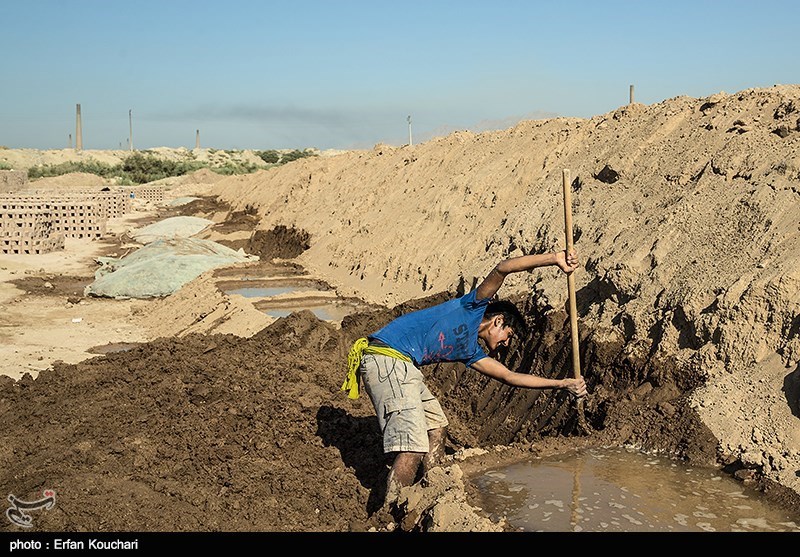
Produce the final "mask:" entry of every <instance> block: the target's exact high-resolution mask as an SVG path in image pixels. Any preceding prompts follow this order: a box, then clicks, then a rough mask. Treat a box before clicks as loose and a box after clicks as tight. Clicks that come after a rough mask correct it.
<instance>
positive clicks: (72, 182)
mask: <svg viewBox="0 0 800 557" xmlns="http://www.w3.org/2000/svg"><path fill="white" fill-rule="evenodd" d="M109 184H110V182H109V181H108V180H106V179H104V178H102V177H100V176H98V175H96V174H89V173H87V172H70V173H69V174H62V175H61V176H52V177H48V178H39V179H38V180H31V181H30V182H28V186H27V188H26V189H29V190H32V189H33V190H79V189H80V190H95V191H100V190H102V189H103V188H105V187H107V186H108V185H109Z"/></svg>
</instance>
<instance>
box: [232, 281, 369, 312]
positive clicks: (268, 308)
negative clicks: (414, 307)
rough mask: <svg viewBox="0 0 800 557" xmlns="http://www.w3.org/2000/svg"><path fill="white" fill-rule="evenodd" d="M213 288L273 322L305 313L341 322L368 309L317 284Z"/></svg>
mask: <svg viewBox="0 0 800 557" xmlns="http://www.w3.org/2000/svg"><path fill="white" fill-rule="evenodd" d="M217 286H218V287H219V288H220V289H221V290H222V291H223V292H224V293H225V294H228V295H239V296H243V297H245V298H248V299H249V300H250V301H251V302H252V304H253V307H255V308H256V309H258V310H259V311H263V312H264V313H266V314H267V315H270V316H272V317H275V318H280V317H286V316H287V315H290V314H292V313H294V312H298V311H302V310H308V311H311V312H312V313H313V314H314V315H316V316H317V318H318V319H320V320H322V321H329V322H341V320H342V319H344V318H345V317H346V316H347V315H349V314H351V313H354V312H355V311H359V310H363V309H367V308H368V305H367V304H364V303H363V302H361V301H359V300H350V299H343V298H340V297H338V296H337V295H336V293H335V292H334V291H333V290H331V289H330V288H328V287H327V286H325V285H324V284H321V283H319V282H318V281H314V280H304V279H301V278H292V279H286V278H278V279H271V280H270V279H264V280H261V281H258V280H254V279H248V280H242V281H224V282H222V283H218V284H217Z"/></svg>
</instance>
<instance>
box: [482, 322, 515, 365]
mask: <svg viewBox="0 0 800 557" xmlns="http://www.w3.org/2000/svg"><path fill="white" fill-rule="evenodd" d="M486 336H487V338H486V345H487V346H488V348H489V353H490V354H491V355H494V354H496V353H497V352H498V351H499V350H504V349H507V348H508V347H509V345H510V344H511V339H513V338H514V329H512V328H511V327H509V326H508V325H506V324H505V323H504V321H503V316H502V315H496V316H494V317H493V318H492V323H491V325H490V326H489V330H488V331H487V335H486Z"/></svg>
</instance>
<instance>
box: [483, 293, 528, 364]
mask: <svg viewBox="0 0 800 557" xmlns="http://www.w3.org/2000/svg"><path fill="white" fill-rule="evenodd" d="M481 330H482V334H481V335H479V336H480V337H481V338H482V339H483V340H484V342H486V345H487V347H488V348H489V355H491V356H495V355H496V354H497V353H498V351H499V350H504V349H507V348H508V347H509V345H510V344H511V340H512V339H513V338H519V339H524V338H525V337H526V336H527V334H528V328H527V326H526V324H525V318H524V317H522V314H521V313H520V312H519V310H518V309H517V306H515V305H514V304H512V303H511V302H507V301H505V300H503V301H496V302H491V303H490V304H489V305H488V306H487V307H486V311H485V312H484V313H483V321H482V323H481Z"/></svg>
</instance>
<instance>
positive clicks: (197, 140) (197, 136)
mask: <svg viewBox="0 0 800 557" xmlns="http://www.w3.org/2000/svg"><path fill="white" fill-rule="evenodd" d="M194 148H195V149H199V148H200V130H197V133H196V134H195V136H194Z"/></svg>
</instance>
